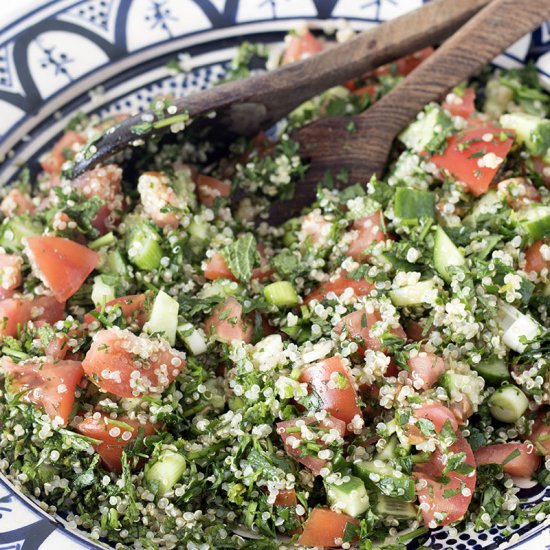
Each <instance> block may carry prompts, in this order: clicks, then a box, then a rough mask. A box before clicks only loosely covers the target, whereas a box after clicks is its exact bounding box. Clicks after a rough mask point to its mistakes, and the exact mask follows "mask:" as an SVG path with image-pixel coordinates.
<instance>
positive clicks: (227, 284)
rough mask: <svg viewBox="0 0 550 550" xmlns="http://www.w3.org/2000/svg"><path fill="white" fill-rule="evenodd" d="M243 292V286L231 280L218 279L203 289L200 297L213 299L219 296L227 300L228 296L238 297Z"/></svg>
mask: <svg viewBox="0 0 550 550" xmlns="http://www.w3.org/2000/svg"><path fill="white" fill-rule="evenodd" d="M242 291H243V287H242V285H240V284H239V283H237V282H236V281H232V280H231V279H216V280H215V281H212V282H211V283H210V284H206V285H204V286H203V287H202V289H201V291H200V293H199V295H200V297H201V298H213V297H214V296H219V297H220V298H226V297H227V296H236V295H237V294H240V293H241V292H242Z"/></svg>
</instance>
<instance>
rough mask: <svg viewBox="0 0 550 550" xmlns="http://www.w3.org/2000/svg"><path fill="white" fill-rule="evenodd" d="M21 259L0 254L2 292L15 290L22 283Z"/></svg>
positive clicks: (13, 255)
mask: <svg viewBox="0 0 550 550" xmlns="http://www.w3.org/2000/svg"><path fill="white" fill-rule="evenodd" d="M22 267H23V258H21V257H20V256H17V255H16V254H0V287H2V288H3V289H4V290H14V289H16V288H17V287H18V286H19V285H20V284H21V281H22V276H21V268H22Z"/></svg>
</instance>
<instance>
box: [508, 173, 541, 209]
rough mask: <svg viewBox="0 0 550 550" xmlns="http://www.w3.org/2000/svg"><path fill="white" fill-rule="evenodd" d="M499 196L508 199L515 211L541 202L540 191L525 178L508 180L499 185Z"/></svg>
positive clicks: (509, 204)
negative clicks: (501, 195)
mask: <svg viewBox="0 0 550 550" xmlns="http://www.w3.org/2000/svg"><path fill="white" fill-rule="evenodd" d="M497 189H498V191H499V194H503V195H504V196H505V197H506V202H507V204H508V206H509V207H510V208H512V209H513V210H520V209H521V208H523V207H525V206H529V205H530V204H533V203H534V202H540V200H541V195H540V193H539V190H538V189H537V188H536V187H535V186H534V185H533V184H532V183H530V182H529V181H528V180H527V179H525V178H507V179H505V180H502V181H499V182H498V185H497Z"/></svg>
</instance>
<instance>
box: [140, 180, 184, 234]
mask: <svg viewBox="0 0 550 550" xmlns="http://www.w3.org/2000/svg"><path fill="white" fill-rule="evenodd" d="M138 191H139V195H140V199H141V204H142V205H143V210H144V211H145V213H146V214H147V215H148V216H149V217H150V218H151V219H152V220H153V221H154V222H155V224H156V225H157V226H158V227H168V228H170V229H176V227H178V226H179V224H180V219H181V211H182V210H183V209H184V208H185V207H186V206H187V203H186V201H185V200H184V199H183V198H182V197H179V196H178V195H177V193H176V192H175V191H174V189H173V188H172V186H171V185H170V178H169V177H168V176H167V175H166V174H165V173H164V172H154V171H150V172H144V173H143V174H141V176H139V180H138Z"/></svg>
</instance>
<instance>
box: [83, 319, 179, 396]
mask: <svg viewBox="0 0 550 550" xmlns="http://www.w3.org/2000/svg"><path fill="white" fill-rule="evenodd" d="M82 367H83V368H84V372H85V373H86V375H87V376H88V378H90V380H91V381H92V382H93V383H94V384H96V385H97V386H98V387H99V388H100V389H101V390H102V391H105V392H109V393H113V394H115V395H118V396H120V397H140V396H142V395H151V394H157V393H161V392H163V391H164V390H165V389H166V388H167V387H168V385H169V384H170V383H171V382H172V380H174V378H176V376H177V375H178V374H179V373H180V372H181V371H182V370H183V369H184V367H185V354H184V353H182V352H179V351H176V350H175V349H172V348H171V347H170V346H169V345H168V343H167V342H166V341H165V340H154V339H150V338H148V337H146V336H136V335H135V334H133V333H132V332H130V331H129V330H127V329H126V330H121V329H119V328H116V327H113V328H110V329H108V330H100V331H99V332H98V333H96V334H95V336H94V338H93V341H92V345H91V347H90V349H89V351H88V353H87V354H86V357H85V358H84V361H83V362H82Z"/></svg>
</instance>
